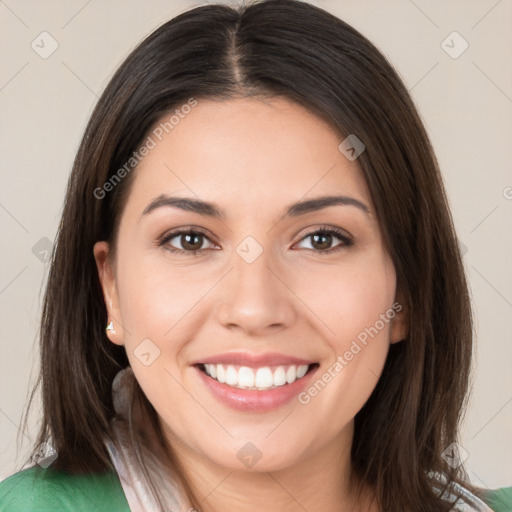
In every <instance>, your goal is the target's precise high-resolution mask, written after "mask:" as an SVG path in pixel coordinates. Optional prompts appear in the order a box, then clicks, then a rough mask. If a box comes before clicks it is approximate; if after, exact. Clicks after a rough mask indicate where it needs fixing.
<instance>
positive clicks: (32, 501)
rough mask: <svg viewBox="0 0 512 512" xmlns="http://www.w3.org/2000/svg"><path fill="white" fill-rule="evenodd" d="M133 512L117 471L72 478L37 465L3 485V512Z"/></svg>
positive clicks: (0, 501) (0, 485) (0, 486)
mask: <svg viewBox="0 0 512 512" xmlns="http://www.w3.org/2000/svg"><path fill="white" fill-rule="evenodd" d="M76 511H86V512H103V511H105V512H130V507H129V506H128V502H127V501H126V497H125V495H124V491H123V488H122V486H121V482H120V481H119V477H118V476H117V473H116V472H115V471H114V470H111V471H109V472H108V473H104V474H93V475H91V474H85V475H71V474H68V473H64V472H60V471H55V470H53V469H51V467H49V468H46V469H42V468H40V467H39V466H34V467H31V468H28V469H24V470H23V471H19V472H18V473H15V474H14V475H11V476H10V477H8V478H6V479H5V480H3V481H2V482H0V512H76Z"/></svg>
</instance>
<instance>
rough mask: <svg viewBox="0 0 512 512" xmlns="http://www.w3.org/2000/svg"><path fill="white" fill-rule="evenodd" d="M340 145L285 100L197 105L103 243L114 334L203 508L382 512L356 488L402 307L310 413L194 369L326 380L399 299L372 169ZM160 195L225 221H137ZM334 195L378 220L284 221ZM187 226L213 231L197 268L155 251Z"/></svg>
mask: <svg viewBox="0 0 512 512" xmlns="http://www.w3.org/2000/svg"><path fill="white" fill-rule="evenodd" d="M342 140H343V137H342V136H341V135H340V134H338V133H336V131H334V130H333V128H331V127H330V126H329V125H327V124H326V123H325V122H324V121H322V120H321V119H319V118H317V117H316V116H314V115H312V114H311V113H309V112H308V111H307V110H305V109H304V108H303V107H301V106H299V105H297V104H295V103H292V102H290V101H288V100H286V99H282V98H273V99H272V100H269V101H261V100H257V99H254V98H253V99H235V100H229V101H225V102H214V101H207V100H201V101H199V103H198V105H197V106H196V107H195V108H193V109H192V111H191V112H190V113H189V114H188V115H187V116H186V117H185V118H184V119H181V120H180V123H179V124H178V125H177V126H175V128H174V129H173V130H172V131H170V132H169V133H168V134H167V135H165V136H164V138H163V139H162V141H161V142H159V143H158V145H157V146H156V147H155V148H154V149H152V150H151V151H150V152H149V154H148V155H147V156H146V157H145V158H144V159H143V161H142V162H141V163H140V165H139V167H138V168H137V170H136V171H134V172H135V173H136V174H135V176H134V182H133V184H132V189H131V192H130V195H129V197H128V200H127V203H126V206H125V209H124V211H123V212H122V217H121V223H120V228H119V233H118V240H117V244H118V245H117V255H116V259H115V261H109V259H108V258H107V256H108V251H109V246H108V244H107V243H106V242H104V241H101V242H98V243H96V244H95V246H94V256H95V259H96V262H97V267H98V272H99V276H100V280H101V283H102V287H103V291H104V296H105V302H106V304H107V308H108V313H109V319H110V320H112V321H113V322H114V328H115V331H114V332H109V334H108V335H109V338H110V340H111V342H112V343H115V344H118V345H124V346H125V348H126V351H127V355H128V358H129V360H130V365H131V367H132V368H133V371H134V373H135V376H136V378H137V380H138V382H139V384H140V386H141V388H142V389H143V391H144V393H145V394H146V396H147V397H148V399H149V400H150V402H151V403H152V404H153V406H154V407H155V409H156V411H157V412H158V415H159V418H160V421H161V424H162V426H163V428H164V431H165V435H166V438H167V439H168V441H169V444H170V446H171V447H172V449H173V451H174V452H175V453H176V456H177V457H178V459H179V460H180V462H181V463H182V464H183V466H184V469H185V473H186V475H187V477H188V479H189V480H190V481H191V483H192V485H193V486H194V487H195V489H196V490H197V492H198V495H199V496H200V497H202V498H203V499H204V500H203V502H202V505H201V510H203V511H222V510H238V511H256V510H261V509H262V508H263V509H265V510H266V511H267V512H273V511H280V512H283V511H286V512H288V511H289V512H291V511H299V510H300V511H301V512H303V510H304V509H306V510H309V511H313V510H323V511H327V512H329V511H332V512H334V511H336V512H339V511H340V510H341V509H340V504H343V508H342V510H346V511H349V510H354V511H356V510H363V507H367V508H364V510H372V511H377V510H379V509H378V508H376V507H375V504H374V505H373V506H371V507H370V506H369V505H368V503H366V502H365V501H364V500H356V498H355V496H354V495H353V491H352V489H353V486H351V485H349V476H350V474H351V472H350V456H349V454H350V447H351V444H352V437H353V428H354V422H353V420H354V416H355V415H356V413H357V412H358V411H359V410H360V409H361V407H362V406H363V405H364V403H365V402H366V400H367V399H368V397H369V396H370V394H371V392H372V391H373V389H374V387H375V385H376V384H377V381H378V377H379V376H380V374H381V372H382V369H383V366H384V362H385V359H386V355H387V353H388V349H389V345H390V343H396V342H399V341H401V340H403V339H404V338H405V337H406V334H407V323H406V313H405V308H403V309H402V311H401V312H399V313H397V314H396V315H395V317H394V318H393V319H392V320H391V321H389V322H388V323H386V324H385V327H384V328H383V329H381V330H380V331H379V333H378V335H376V336H374V337H373V338H372V339H370V341H369V342H368V344H367V345H366V346H365V347H364V349H362V350H361V351H360V352H359V353H358V354H357V355H356V356H354V358H353V359H352V360H351V361H350V362H349V363H348V364H347V366H346V367H345V368H344V369H343V370H342V371H341V372H339V373H338V374H337V375H336V377H335V378H333V379H332V380H331V382H329V383H328V385H326V386H325V388H324V389H323V390H322V391H321V392H320V393H318V395H317V396H315V397H314V398H313V399H312V400H311V401H310V402H309V403H308V404H300V403H299V402H298V401H297V400H295V399H294V400H292V402H291V403H289V404H286V405H285V406H283V407H280V408H278V409H276V410H273V411H270V412H265V413H261V412H260V413H258V412H240V411H236V410H232V409H231V408H228V407H227V406H226V405H223V404H221V403H219V402H218V401H217V400H216V398H215V397H213V396H212V395H211V394H210V392H209V390H208V389H206V387H205V385H204V383H203V382H202V380H201V379H200V377H199V376H198V374H197V370H196V369H194V368H193V367H192V366H191V363H192V362H193V361H197V360H198V359H201V358H205V357H209V356H213V355H216V354H220V353H226V352H230V351H245V352H252V353H262V352H269V351H275V352H280V353H284V354H288V355H295V356H297V357H301V358H304V359H307V360H312V361H317V362H318V363H319V364H320V368H319V369H318V370H317V375H318V376H321V375H322V374H323V373H324V372H326V371H327V369H328V368H329V367H331V366H332V364H333V363H334V361H335V360H336V358H337V356H338V355H342V354H344V353H345V352H346V351H347V350H348V349H349V347H350V345H351V343H352V341H353V340H354V339H356V337H357V335H358V334H359V333H361V332H362V331H364V329H365V328H367V327H370V326H373V325H374V324H375V322H376V320H378V319H379V315H380V314H382V313H385V312H386V311H387V310H388V309H390V308H391V307H392V305H393V303H395V301H399V296H397V290H396V274H395V269H394V266H393V263H392V261H391V259H390V257H389V255H388V254H387V252H386V251H385V248H384V246H383V240H382V238H381V233H380V229H379V226H378V223H377V219H376V217H375V212H374V206H373V204H372V201H371V196H370V193H369V190H368V188H367V185H366V182H365V179H364V176H363V173H362V171H361V168H360V167H359V164H358V163H357V160H355V161H349V160H348V159H347V158H346V157H345V156H344V155H343V154H342V153H341V152H340V151H339V150H338V146H339V144H340V143H341V141H342ZM162 193H166V194H168V195H171V196H172V195H174V196H186V197H190V198H194V199H202V200H205V201H210V202H213V203H215V204H217V205H218V206H219V207H220V208H222V209H223V210H224V211H225V212H226V217H225V218H224V219H222V220H220V219H215V218H211V217H207V216H203V215H199V214H198V213H194V212H187V211H183V210H180V209H177V208H173V207H162V208H158V209H155V210H154V211H153V212H151V213H150V214H148V215H144V216H142V212H143V211H144V209H145V208H146V207H147V205H148V204H149V203H150V202H151V201H152V200H153V199H154V198H155V197H157V196H159V195H160V194H162ZM338 194H339V195H341V194H344V195H349V196H352V197H354V198H357V199H358V200H360V201H362V202H364V203H365V204H366V205H367V206H368V207H369V209H370V215H366V214H365V213H364V212H363V211H361V210H359V209H358V208H355V207H353V206H347V205H335V206H329V207H328V208H324V209H321V210H319V211H316V212H309V213H306V214H304V215H301V216H297V217H289V218H286V217H284V218H283V212H284V209H285V207H286V206H288V205H289V204H291V203H293V202H296V201H299V200H304V199H312V198H314V197H319V196H324V195H338ZM191 225H192V226H195V227H197V228H202V229H203V230H205V231H206V233H207V235H206V237H199V239H198V240H197V241H194V240H192V242H191V243H192V244H195V247H199V248H200V249H201V250H200V251H199V252H197V253H196V255H195V256H194V255H193V253H192V250H190V249H189V252H188V253H186V254H174V253H171V252H170V251H169V250H168V249H166V247H167V248H169V247H170V248H172V247H174V248H177V249H183V248H184V247H187V246H186V242H187V240H186V239H184V237H183V236H177V237H175V238H173V239H172V240H170V241H168V242H167V244H166V246H158V243H157V240H158V238H159V237H160V236H162V235H163V234H166V233H168V232H170V231H171V230H172V229H174V228H179V227H183V228H187V227H190V226H191ZM324 226H327V227H332V228H338V229H340V230H342V232H343V233H344V234H346V235H348V236H349V237H350V238H351V239H352V240H353V245H351V246H344V245H343V244H344V242H343V241H342V240H341V239H339V238H337V237H336V236H333V238H332V240H331V242H329V240H327V242H324V245H323V246H322V245H321V244H320V247H319V246H318V244H317V245H316V246H314V245H313V243H314V241H313V240H312V237H311V236H309V237H305V232H306V230H308V229H312V228H317V227H318V229H320V228H322V227H324ZM247 236H251V237H253V238H254V239H255V240H256V241H257V242H258V243H259V244H260V246H261V248H262V249H263V252H262V254H261V255H260V256H259V257H258V258H257V259H256V260H255V261H254V262H252V263H247V261H245V260H244V259H243V258H241V257H240V256H239V255H238V253H237V252H236V248H237V246H238V245H239V244H240V243H241V242H242V241H243V240H244V239H245V238H246V237H247ZM340 247H341V249H340V250H338V251H335V252H331V253H330V254H326V251H328V250H334V249H339V248H340ZM322 251H323V253H322ZM399 302H400V301H399ZM146 338H149V339H150V340H151V341H152V343H154V345H156V346H157V347H158V348H159V350H160V355H159V357H158V358H156V359H155V361H154V362H153V363H152V364H150V365H149V366H145V365H144V364H142V363H141V361H140V360H139V359H138V358H137V357H136V356H135V354H134V350H135V349H136V348H137V346H139V344H140V343H141V341H142V340H144V339H146ZM176 411H180V413H179V414H177V413H176ZM247 442H251V443H253V444H254V445H255V446H256V447H257V448H258V450H259V451H260V452H261V454H262V457H261V459H260V460H259V461H258V462H257V464H255V465H254V466H253V467H252V468H247V467H245V466H244V464H243V463H242V462H241V461H240V460H239V458H238V457H237V452H238V450H239V449H240V448H241V447H242V446H244V445H245V444H246V443H247ZM368 491H369V489H368ZM365 492H366V491H365ZM364 496H366V494H363V497H364Z"/></svg>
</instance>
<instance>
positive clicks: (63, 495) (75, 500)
mask: <svg viewBox="0 0 512 512" xmlns="http://www.w3.org/2000/svg"><path fill="white" fill-rule="evenodd" d="M483 500H484V501H485V502H486V503H487V505H488V506H489V507H490V508H491V509H492V510H493V511H494V512H512V487H507V488H503V489H496V490H487V491H486V494H485V496H484V497H483ZM77 510H79V511H87V512H130V507H129V506H128V502H127V501H126V497H125V495H124V492H123V488H122V486H121V482H120V481H119V477H118V476H117V473H116V471H115V470H113V469H112V470H110V471H109V472H107V473H104V474H93V475H91V474H87V475H71V474H68V473H64V472H60V471H55V470H53V469H52V468H51V467H49V468H47V469H42V468H40V467H39V466H34V467H32V468H28V469H24V470H23V471H19V472H18V473H15V474H14V475H11V476H10V477H8V478H6V479H5V480H3V481H2V482H0V512H75V511H77Z"/></svg>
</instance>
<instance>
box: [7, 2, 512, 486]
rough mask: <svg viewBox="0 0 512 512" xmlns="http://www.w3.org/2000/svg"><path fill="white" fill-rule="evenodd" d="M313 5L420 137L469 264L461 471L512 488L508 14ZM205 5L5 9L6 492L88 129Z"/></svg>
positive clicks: (470, 8) (489, 5)
mask: <svg viewBox="0 0 512 512" xmlns="http://www.w3.org/2000/svg"><path fill="white" fill-rule="evenodd" d="M203 3H204V2H203ZM225 3H229V2H225ZM312 3H314V4H316V5H318V6H320V7H323V8H325V9H326V10H328V11H330V12H332V13H333V14H335V15H337V16H339V17H340V18H342V19H343V20H345V21H346V22H348V23H349V24H351V25H353V26H354V27H355V28H356V29H358V30H359V31H360V32H362V33H363V34H364V35H365V36H367V37H368V38H369V39H370V40H371V41H372V42H373V43H374V44H376V45H377V47H378V48H379V49H380V50H381V51H382V52H383V53H384V54H385V55H386V56H387V57H388V59H389V60H390V62H391V63H392V64H393V65H394V66H395V68H396V69H397V71H398V72H399V74H400V75H401V77H402V79H403V80H404V82H405V84H406V85H407V87H408V88H409V90H410V91H411V93H412V96H413V99H414V101H415V102H416V104H417V106H418V108H419V111H420V114H421V116H422V118H423V120H424V122H425V125H426V128H427V130H428V133H429V135H430V137H431V140H432V143H433V145H434V149H435V151H436V154H437V157H438V159H439V162H440V165H441V170H442V173H443V176H444V180H445V185H446V188H447V192H448V197H449V200H450V204H451V208H452V213H453V217H454V220H455V224H456V229H457V232H458V236H459V239H460V242H461V244H463V247H464V248H465V249H464V250H465V251H466V253H465V255H464V261H465V266H466V270H467V274H468V277H469V281H470V286H471V294H472V298H473V307H474V311H475V320H476V323H475V332H476V338H477V354H476V357H475V366H476V369H475V374H474V386H473V394H472V399H471V403H470V407H469V409H468V411H467V414H466V419H465V423H464V429H463V436H462V445H463V448H464V449H465V450H466V452H467V454H468V460H467V462H466V465H467V469H468V472H469V475H470V477H471V480H472V481H473V483H475V484H476V485H481V486H484V487H498V486H507V485H512V370H511V369H512V334H511V333H512V324H511V318H512V270H511V256H512V241H511V234H512V149H511V148H512V144H511V141H512V66H511V62H512V31H511V30H510V27H511V22H512V2H510V1H507V0H505V1H503V0H501V1H496V0H492V1H487V0H485V1H484V0H480V1H476V0H475V1H471V2H468V1H462V0H452V1H451V2H445V1H442V0H434V1H429V2H427V1H425V0H423V1H421V2H420V0H415V1H414V2H413V1H412V0H391V1H386V2H382V1H377V0H374V1H369V0H339V1H334V0H323V1H321V0H317V1H315V2H312ZM200 4H201V3H200V2H190V1H185V0H182V1H169V0H153V1H150V2H142V1H134V0H125V1H102V2H94V1H91V2H87V1H85V0H73V1H69V0H67V1H64V0H53V1H49V2H36V1H35V0H30V1H28V0H24V1H22V0H17V1H16V0H10V1H8V2H7V3H5V2H0V34H1V36H0V44H1V46H0V52H1V55H2V65H1V67H0V119H1V122H0V130H1V132H0V158H1V166H0V172H1V181H0V183H1V188H0V228H1V234H2V251H1V262H0V315H1V317H0V319H1V321H0V332H1V339H2V341H1V357H0V432H2V435H1V437H0V479H1V478H4V477H6V476H8V475H9V474H11V473H12V472H13V471H14V470H15V469H16V466H15V464H16V463H20V462H21V461H22V460H23V456H25V454H26V451H27V449H28V446H29V444H30V442H31V441H32V440H33V439H34V437H35V434H36V429H35V427H36V426H37V414H36V415H33V416H32V417H31V422H30V425H31V427H30V429H29V431H27V432H23V433H22V434H21V435H22V437H23V438H24V439H25V441H26V442H25V443H24V444H23V445H22V448H23V451H22V452H20V453H19V456H18V459H16V457H15V456H16V436H17V435H18V430H19V427H18V426H19V425H20V419H21V415H22V411H23V407H24V405H25V403H26V399H27V393H28V389H29V383H31V382H33V380H34V378H35V375H36V370H37V351H38V347H37V342H36V340H37V334H38V322H39V315H40V312H41V309H40V305H41V298H42V290H43V286H44V280H45V278H46V274H47V270H48V269H47V265H46V264H45V262H44V259H45V254H46V252H45V251H46V250H47V249H48V248H49V247H50V245H51V243H52V241H53V240H54V237H55V234H56V230H57V225H58V221H59V216H60V213H61V209H62V203H63V199H64V191H65V186H66V182H67V179H68V175H69V173H70V170H71V166H72V161H73V158H74V154H75V152H76V150H77V147H78V144H79V141H80V139H81V137H82V134H83V131H84V128H85V125H86V122H87V120H88V117H89V115H90V113H91V111H92V108H93V107H94V105H95V103H96V101H97V98H98V97H99V95H100V93H101V91H102V90H103V89H104V87H105V86H106V84H107V82H108V80H109V79H110V78H111V76H112V74H113V72H114V71H115V69H116V68H117V67H118V66H119V64H120V63H121V62H122V60H123V59H124V58H125V57H126V56H127V55H128V53H129V52H130V51H131V50H132V49H133V47H134V46H135V45H136V44H137V43H138V42H139V41H140V40H141V39H143V38H144V37H145V36H146V35H148V34H149V33H150V32H152V31H153V30H154V29H155V28H156V27H157V26H159V25H161V24H162V23H164V22H165V21H167V20H168V19H170V18H171V17H174V16H175V15H177V14H179V13H181V12H183V11H185V10H187V9H188V8H190V7H192V6H196V5H200ZM45 31H46V32H48V33H49V34H51V37H52V38H53V39H55V41H56V42H57V44H58V47H57V49H56V50H55V51H54V52H53V53H52V54H51V55H50V56H47V58H42V56H41V54H43V55H44V52H50V50H51V49H52V47H51V44H52V41H51V40H50V38H49V37H48V36H46V35H43V36H40V34H41V33H42V32H45ZM454 31H456V32H458V33H459V34H460V36H462V38H463V39H461V38H459V36H457V35H453V34H452V33H453V32H454ZM447 37H448V39H447ZM444 40H446V42H445V43H444V44H442V42H443V41H444ZM464 40H465V41H466V42H467V44H468V45H469V46H468V48H467V49H466V51H464V52H463V53H462V54H461V55H460V56H458V57H457V58H453V57H452V56H450V55H449V54H448V53H447V52H446V51H445V50H447V51H448V52H451V53H452V55H456V54H457V53H459V52H460V50H461V49H462V48H463V45H464V44H465V43H464ZM53 44H55V43H53ZM31 45H32V46H34V47H35V48H37V51H35V50H34V49H33V47H32V46H31ZM38 52H39V53H38Z"/></svg>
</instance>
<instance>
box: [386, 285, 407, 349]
mask: <svg viewBox="0 0 512 512" xmlns="http://www.w3.org/2000/svg"><path fill="white" fill-rule="evenodd" d="M392 310H393V311H394V312H395V316H394V317H393V318H392V319H391V322H390V323H391V327H390V338H389V342H390V343H398V342H400V341H404V340H405V339H406V338H407V336H408V335H409V311H408V309H407V308H406V306H405V301H404V300H403V295H402V293H400V291H398V292H397V294H396V296H395V302H394V304H393V308H392Z"/></svg>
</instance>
